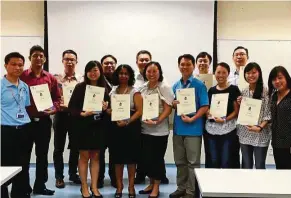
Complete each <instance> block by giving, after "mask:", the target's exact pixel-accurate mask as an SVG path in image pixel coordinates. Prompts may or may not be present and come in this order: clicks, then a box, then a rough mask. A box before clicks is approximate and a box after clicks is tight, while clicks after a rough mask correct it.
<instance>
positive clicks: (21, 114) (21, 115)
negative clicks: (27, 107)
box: [16, 112, 24, 119]
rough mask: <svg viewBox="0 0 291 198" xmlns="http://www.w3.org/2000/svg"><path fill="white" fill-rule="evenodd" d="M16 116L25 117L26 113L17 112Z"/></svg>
mask: <svg viewBox="0 0 291 198" xmlns="http://www.w3.org/2000/svg"><path fill="white" fill-rule="evenodd" d="M16 118H17V119H23V118H24V113H21V112H19V113H17V114H16Z"/></svg>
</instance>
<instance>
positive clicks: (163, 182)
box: [161, 177, 169, 184]
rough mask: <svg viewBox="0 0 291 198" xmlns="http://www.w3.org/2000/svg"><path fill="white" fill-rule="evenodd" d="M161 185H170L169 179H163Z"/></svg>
mask: <svg viewBox="0 0 291 198" xmlns="http://www.w3.org/2000/svg"><path fill="white" fill-rule="evenodd" d="M161 184H169V179H168V178H167V177H165V178H163V179H162V180H161Z"/></svg>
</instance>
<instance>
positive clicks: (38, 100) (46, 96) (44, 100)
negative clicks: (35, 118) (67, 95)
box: [30, 84, 53, 111]
mask: <svg viewBox="0 0 291 198" xmlns="http://www.w3.org/2000/svg"><path fill="white" fill-rule="evenodd" d="M30 91H31V94H32V97H33V100H34V103H35V106H36V108H37V110H38V111H44V110H47V109H50V108H52V107H53V101H52V97H51V94H50V91H49V88H48V84H42V85H35V86H31V87H30Z"/></svg>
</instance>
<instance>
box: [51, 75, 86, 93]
mask: <svg viewBox="0 0 291 198" xmlns="http://www.w3.org/2000/svg"><path fill="white" fill-rule="evenodd" d="M54 77H55V78H56V79H57V81H58V88H59V91H60V93H61V95H63V90H62V86H63V84H67V83H80V82H83V80H84V77H83V76H82V75H80V74H76V73H74V75H73V76H71V77H68V76H67V75H66V74H65V73H63V74H55V75H54Z"/></svg>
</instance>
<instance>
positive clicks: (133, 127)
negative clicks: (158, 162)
mask: <svg viewBox="0 0 291 198" xmlns="http://www.w3.org/2000/svg"><path fill="white" fill-rule="evenodd" d="M133 113H134V112H131V114H133ZM140 135H141V122H140V120H139V119H138V120H136V121H134V122H132V123H130V124H129V125H127V126H125V127H119V126H117V124H116V122H113V123H112V136H111V137H112V139H111V141H110V150H111V154H112V161H113V164H137V162H138V158H139V155H140V152H139V151H140V147H141V141H140Z"/></svg>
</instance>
